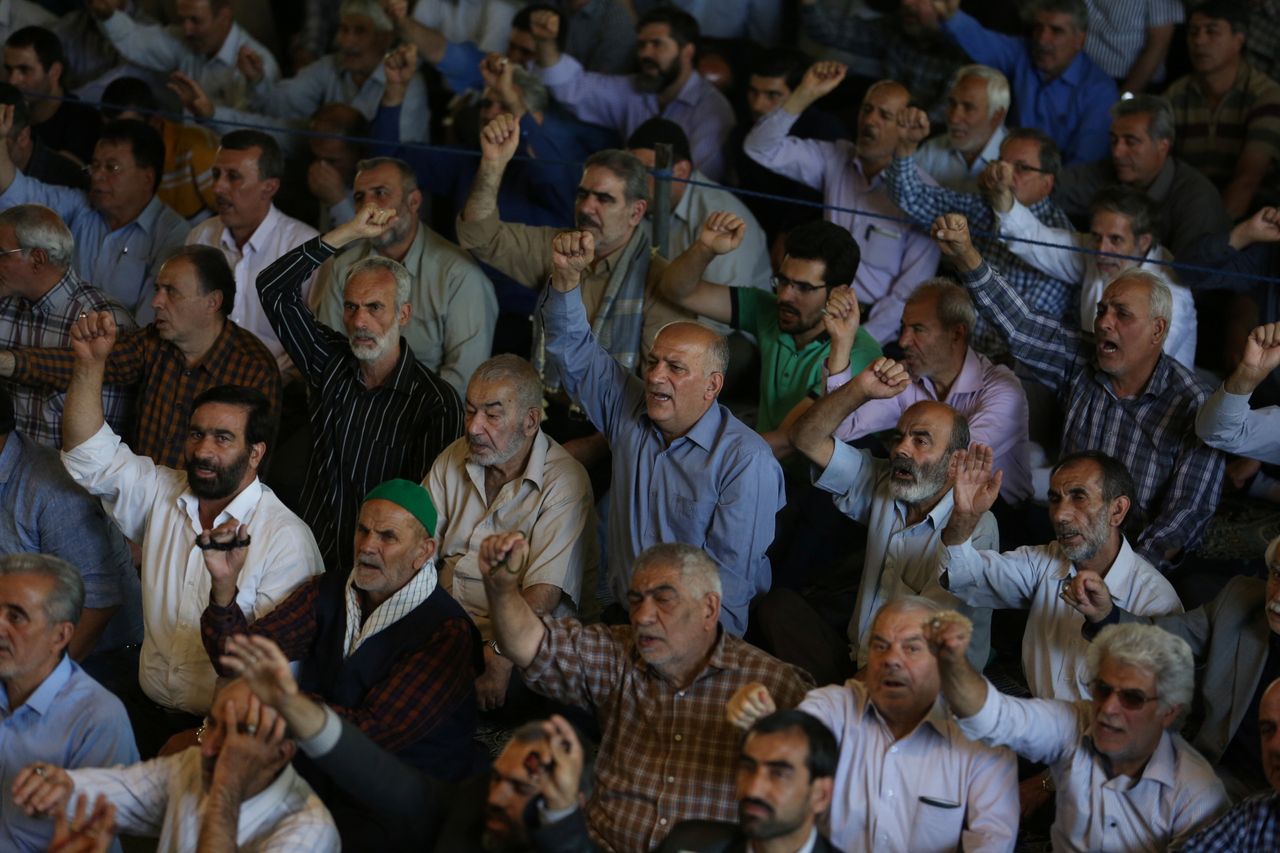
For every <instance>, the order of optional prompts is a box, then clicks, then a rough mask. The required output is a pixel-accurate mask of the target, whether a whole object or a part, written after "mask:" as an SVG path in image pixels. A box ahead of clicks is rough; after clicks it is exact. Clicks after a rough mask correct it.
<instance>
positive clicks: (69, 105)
mask: <svg viewBox="0 0 1280 853" xmlns="http://www.w3.org/2000/svg"><path fill="white" fill-rule="evenodd" d="M10 8H12V7H10ZM0 29H2V28H0ZM7 35H8V37H7V38H6V39H5V43H4V72H5V79H6V80H7V81H8V82H9V83H11V84H13V85H14V86H17V87H18V88H19V89H21V90H22V93H23V94H24V95H26V96H27V97H28V98H30V99H31V100H30V103H29V109H30V114H29V117H30V127H31V131H30V132H31V134H32V136H34V137H36V138H38V139H39V140H40V141H41V142H42V143H43V144H45V145H47V146H48V147H49V149H50V150H52V151H57V152H66V153H68V154H70V155H71V156H72V157H73V158H75V161H76V162H77V163H80V164H83V163H87V162H89V160H90V159H92V157H93V146H94V143H96V142H97V141H98V132H99V131H100V130H101V129H102V116H101V114H99V112H98V110H97V109H96V108H95V107H93V106H89V105H88V104H84V103H81V102H80V99H79V98H77V97H76V96H75V95H73V94H71V93H70V92H69V91H68V87H67V85H66V80H65V79H64V77H63V75H64V74H65V73H66V68H67V59H66V56H65V55H64V54H63V52H62V42H61V41H60V40H59V38H58V36H56V35H54V33H53V32H51V31H50V30H47V29H45V26H44V25H42V26H29V27H22V28H21V29H16V30H14V31H13V32H12V33H11V34H7Z"/></svg>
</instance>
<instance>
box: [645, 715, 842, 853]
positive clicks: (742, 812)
mask: <svg viewBox="0 0 1280 853" xmlns="http://www.w3.org/2000/svg"><path fill="white" fill-rule="evenodd" d="M838 757H839V752H838V747H837V746H836V739H835V737H834V736H833V735H832V734H831V730H830V729H829V728H827V727H826V726H825V725H824V724H823V723H821V722H819V721H818V720H817V719H816V718H815V717H814V716H813V715H812V714H809V713H805V712H804V711H799V710H792V711H775V712H773V713H771V714H768V715H765V716H762V717H760V719H758V720H756V721H755V722H753V723H752V724H751V727H750V728H749V729H747V734H746V737H745V738H743V740H742V754H741V756H740V757H739V758H738V791H737V799H738V820H737V822H736V823H729V822H727V821H719V822H717V821H709V820H686V821H682V822H680V823H678V824H676V826H675V828H674V829H672V830H671V834H670V835H668V836H667V840H666V841H664V842H663V843H662V846H661V847H659V848H658V850H659V851H661V853H682V851H694V850H696V851H708V853H709V851H712V850H723V849H725V846H724V845H725V844H726V843H728V845H729V846H730V847H733V846H734V845H743V849H751V848H752V847H753V846H755V845H756V843H757V842H759V843H767V844H769V845H770V849H773V850H777V851H781V853H800V851H806V853H835V851H836V847H835V846H834V845H832V844H831V842H829V841H827V839H826V837H825V836H824V835H822V834H820V833H819V832H818V822H819V820H821V818H822V816H823V815H824V814H825V813H826V811H827V809H828V808H830V806H831V797H832V786H833V782H832V779H833V777H834V776H835V773H836V760H837V758H838Z"/></svg>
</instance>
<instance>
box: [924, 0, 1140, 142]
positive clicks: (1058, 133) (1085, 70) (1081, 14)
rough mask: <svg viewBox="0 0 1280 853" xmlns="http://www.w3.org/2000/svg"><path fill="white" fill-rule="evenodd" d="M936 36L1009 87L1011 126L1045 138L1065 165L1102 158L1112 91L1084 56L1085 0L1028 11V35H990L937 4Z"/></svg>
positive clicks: (1045, 3)
mask: <svg viewBox="0 0 1280 853" xmlns="http://www.w3.org/2000/svg"><path fill="white" fill-rule="evenodd" d="M934 6H935V8H937V9H938V11H939V18H940V21H939V26H940V27H941V29H942V32H943V33H944V34H946V35H947V37H948V38H950V39H951V40H952V41H954V42H955V43H956V44H958V45H959V46H960V47H961V48H963V49H964V51H965V52H966V53H968V54H969V56H970V57H972V58H973V61H974V62H980V63H982V64H983V65H989V66H991V67H992V68H995V69H998V70H999V71H1001V72H1003V73H1004V75H1005V76H1006V77H1008V78H1009V82H1010V83H1011V84H1012V85H1013V116H1012V117H1011V118H1012V119H1013V121H1012V122H1011V124H1014V125H1017V126H1021V127H1035V128H1039V129H1040V130H1043V131H1044V132H1045V133H1047V134H1048V135H1049V136H1050V137H1051V138H1052V139H1053V141H1054V142H1056V143H1057V144H1058V148H1060V149H1061V150H1062V160H1063V162H1064V163H1066V164H1067V165H1071V164H1073V163H1087V162H1090V161H1093V160H1098V159H1101V158H1103V157H1105V156H1106V155H1107V131H1108V129H1109V128H1110V126H1111V116H1110V114H1109V113H1108V112H1107V110H1108V108H1109V107H1110V106H1111V105H1112V104H1113V103H1115V101H1116V98H1117V92H1116V84H1115V81H1114V80H1112V79H1111V78H1110V77H1109V76H1107V74H1106V72H1104V71H1103V70H1102V69H1101V68H1099V67H1098V66H1096V65H1094V64H1093V60H1091V59H1089V57H1088V56H1086V55H1085V53H1084V40H1085V35H1086V30H1087V28H1088V24H1089V13H1088V11H1087V10H1086V8H1085V5H1084V2H1083V0H1037V2H1034V3H1031V4H1030V5H1029V7H1028V8H1027V10H1026V13H1027V16H1028V18H1029V19H1030V22H1031V35H1030V36H1029V37H1028V38H1017V37H1015V36H1008V35H1004V34H1001V33H994V32H991V31H990V30H987V29H985V28H983V26H982V25H981V24H979V23H978V22H977V21H976V20H974V19H973V18H972V17H970V16H969V15H966V14H965V13H964V12H961V11H960V0H936V2H935V4H934Z"/></svg>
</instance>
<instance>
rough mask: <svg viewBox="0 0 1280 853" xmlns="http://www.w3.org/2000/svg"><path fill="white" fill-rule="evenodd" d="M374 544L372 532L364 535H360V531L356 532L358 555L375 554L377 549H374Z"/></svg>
mask: <svg viewBox="0 0 1280 853" xmlns="http://www.w3.org/2000/svg"><path fill="white" fill-rule="evenodd" d="M373 543H374V539H373V531H372V530H369V531H366V532H364V533H360V532H359V531H357V532H356V553H358V554H372V553H374V550H375V549H374V547H373Z"/></svg>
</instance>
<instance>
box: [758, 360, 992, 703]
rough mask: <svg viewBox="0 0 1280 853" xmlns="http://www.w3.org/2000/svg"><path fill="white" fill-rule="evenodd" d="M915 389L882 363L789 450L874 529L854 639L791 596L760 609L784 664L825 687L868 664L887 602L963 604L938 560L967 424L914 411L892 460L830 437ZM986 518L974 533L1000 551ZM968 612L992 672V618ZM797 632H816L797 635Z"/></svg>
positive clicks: (931, 407) (839, 395)
mask: <svg viewBox="0 0 1280 853" xmlns="http://www.w3.org/2000/svg"><path fill="white" fill-rule="evenodd" d="M909 381H910V377H909V376H908V375H907V371H906V368H905V367H903V366H902V365H901V364H899V363H897V362H895V361H893V360H892V359H888V358H879V359H876V360H875V361H874V362H872V363H871V364H870V365H868V366H867V368H866V369H865V370H863V371H862V372H861V373H859V374H858V375H857V376H855V377H854V378H853V379H852V380H851V381H850V382H849V383H848V384H846V385H844V386H843V387H841V388H839V389H838V390H836V391H834V392H832V393H831V394H828V395H827V396H825V397H823V398H822V399H820V400H818V401H817V402H815V403H814V404H813V405H812V406H810V407H809V410H808V411H807V412H805V413H804V414H803V415H801V416H800V419H799V420H798V421H796V423H795V425H794V426H793V427H792V428H791V442H792V444H794V445H795V447H796V450H798V451H800V452H801V453H803V454H804V455H805V456H806V457H807V458H808V459H809V461H810V462H812V463H813V464H814V465H815V466H817V470H818V471H819V472H820V474H819V475H818V476H817V478H816V479H815V481H814V485H816V486H817V487H818V488H819V489H822V490H824V491H827V492H830V493H831V494H832V496H833V499H834V500H835V504H836V507H837V508H838V509H839V510H840V511H841V512H843V513H844V514H845V515H847V516H849V517H850V518H852V519H853V520H855V521H857V522H858V523H860V524H863V525H865V526H866V528H867V545H866V556H865V558H864V561H863V567H862V578H861V580H860V582H859V586H858V598H857V602H856V603H855V604H854V609H853V614H852V616H851V618H850V619H849V629H848V636H847V638H841V637H839V636H837V635H836V632H835V631H833V630H831V628H829V627H827V626H826V623H825V622H824V621H823V620H822V619H821V618H820V617H819V616H818V614H817V613H816V612H814V610H815V608H813V607H812V606H811V605H810V604H809V603H808V602H806V601H805V600H804V599H802V598H801V597H800V595H799V594H798V593H795V592H792V591H790V590H780V591H778V592H776V593H773V594H771V595H770V598H771V599H772V601H769V602H768V605H769V606H768V607H767V608H766V607H765V606H764V605H763V604H762V605H761V606H760V607H759V608H758V611H759V613H758V616H759V619H760V621H761V622H762V623H763V630H764V631H766V632H767V634H768V636H769V639H770V645H771V646H772V647H773V648H774V649H775V652H776V653H777V654H778V656H779V657H781V658H782V659H783V660H789V661H792V662H793V663H797V664H799V665H801V666H803V667H804V668H805V669H807V670H809V672H811V673H813V675H814V677H815V678H816V679H817V680H818V682H819V683H820V684H833V683H840V682H842V681H844V680H845V679H846V678H848V677H849V676H851V675H853V674H854V672H855V671H856V670H860V669H862V668H863V667H865V666H866V665H867V661H868V659H869V658H868V655H869V651H870V648H871V631H872V624H873V618H872V617H873V616H874V615H875V613H876V612H877V611H879V610H880V608H881V606H882V605H884V604H885V603H886V602H889V601H892V600H893V599H895V598H901V597H902V596H905V595H923V596H927V597H929V598H934V599H936V600H939V601H941V602H944V603H946V605H947V606H949V607H958V606H961V605H960V602H959V601H958V600H957V599H956V598H955V596H953V595H951V594H950V593H948V592H947V591H946V590H944V589H942V588H941V587H940V586H939V585H938V572H937V563H936V561H937V543H938V540H939V537H940V536H941V535H942V530H943V528H944V527H945V526H946V524H947V520H948V519H949V518H950V515H951V513H952V512H953V508H954V505H955V504H954V498H953V495H952V491H951V483H952V478H951V474H950V472H949V469H950V468H951V464H952V457H953V455H954V454H955V452H956V451H958V450H964V449H965V448H967V447H968V446H969V421H968V419H967V418H966V417H965V416H964V415H962V414H960V413H959V412H957V411H956V410H955V409H953V408H951V407H950V406H948V405H947V404H945V403H939V402H936V401H933V400H923V401H921V402H919V403H916V404H915V405H913V406H911V407H910V408H908V409H907V410H906V411H905V412H903V413H902V417H900V418H899V419H898V424H897V430H896V432H895V434H894V436H893V438H891V439H890V441H889V443H888V448H887V449H888V451H889V458H888V460H883V459H876V458H875V457H873V456H872V455H871V453H870V452H869V451H867V450H858V449H855V448H854V447H852V446H851V445H848V444H845V443H844V442H843V441H837V440H835V439H834V438H833V437H832V434H833V433H834V432H835V430H836V428H837V427H838V426H839V425H840V422H841V421H843V420H844V419H845V418H846V417H848V416H849V415H850V414H852V413H853V412H856V411H857V410H858V409H859V408H860V407H861V406H862V405H863V404H864V403H866V402H867V401H869V400H876V399H889V398H891V397H894V396H896V395H898V394H901V393H902V392H903V391H904V390H906V388H907V385H908V383H909ZM980 515H981V517H980V519H979V520H978V522H977V524H976V527H975V530H976V535H977V536H978V537H979V538H980V539H981V540H982V541H983V542H985V543H987V544H986V545H985V546H984V547H987V548H994V547H996V545H997V543H998V541H999V540H998V535H999V534H998V531H997V530H996V521H995V518H993V517H992V516H991V514H990V513H983V514H980ZM969 612H972V613H973V616H974V618H975V619H977V620H978V621H979V622H980V623H981V625H982V626H983V628H982V629H981V631H982V633H981V635H980V637H979V641H978V643H977V644H976V645H977V646H978V648H977V650H976V651H975V652H974V660H975V661H978V662H980V663H983V664H985V663H986V659H987V637H986V627H987V626H989V625H990V621H991V611H990V610H976V609H975V610H972V611H969ZM766 614H767V615H766ZM798 624H805V625H807V626H809V629H808V630H807V631H805V632H797V631H795V629H794V626H795V625H798ZM788 626H789V627H788Z"/></svg>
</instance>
